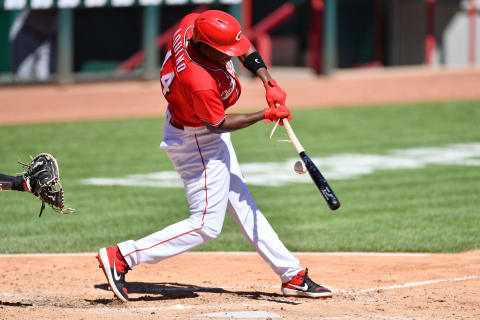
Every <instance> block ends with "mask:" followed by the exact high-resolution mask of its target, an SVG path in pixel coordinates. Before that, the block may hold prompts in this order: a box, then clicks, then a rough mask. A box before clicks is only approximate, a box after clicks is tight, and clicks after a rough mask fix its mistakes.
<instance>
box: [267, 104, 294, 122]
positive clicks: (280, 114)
mask: <svg viewBox="0 0 480 320" xmlns="http://www.w3.org/2000/svg"><path fill="white" fill-rule="evenodd" d="M263 112H264V118H265V120H271V121H274V122H276V121H277V120H278V119H284V118H287V120H289V121H290V120H291V119H292V115H291V114H290V109H288V108H287V107H285V106H278V107H276V108H265V109H263ZM280 125H282V126H283V121H282V120H280Z"/></svg>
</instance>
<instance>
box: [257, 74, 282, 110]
mask: <svg viewBox="0 0 480 320" xmlns="http://www.w3.org/2000/svg"><path fill="white" fill-rule="evenodd" d="M263 85H264V86H265V90H266V93H265V98H266V99H267V103H268V106H269V107H270V108H275V104H276V103H278V104H281V105H282V106H284V105H285V100H286V99H287V94H286V93H285V91H283V90H282V88H280V87H279V86H278V84H277V81H275V79H273V78H272V79H270V80H268V82H266V83H264V84H263Z"/></svg>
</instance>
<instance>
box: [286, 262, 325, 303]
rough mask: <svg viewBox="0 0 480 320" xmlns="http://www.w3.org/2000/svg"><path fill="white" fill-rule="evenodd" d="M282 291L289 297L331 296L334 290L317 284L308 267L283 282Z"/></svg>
mask: <svg viewBox="0 0 480 320" xmlns="http://www.w3.org/2000/svg"><path fill="white" fill-rule="evenodd" d="M282 293H283V295H285V296H289V297H308V298H331V297H332V291H330V290H328V289H327V288H325V287H324V286H322V285H319V284H316V283H315V282H313V281H312V279H310V277H309V276H308V269H305V271H303V270H302V271H300V272H299V273H298V274H297V275H296V276H295V277H293V278H292V279H291V280H290V281H288V282H285V283H282Z"/></svg>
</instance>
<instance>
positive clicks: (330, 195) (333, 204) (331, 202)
mask: <svg viewBox="0 0 480 320" xmlns="http://www.w3.org/2000/svg"><path fill="white" fill-rule="evenodd" d="M282 121H283V125H284V127H285V130H287V134H288V136H289V137H290V140H291V141H292V144H293V146H294V147H295V149H296V150H297V153H298V155H299V156H300V159H302V161H303V163H304V164H305V167H306V168H307V170H308V173H309V174H310V177H311V178H312V180H313V182H314V183H315V185H316V186H317V188H318V190H319V191H320V194H321V195H322V196H323V199H325V201H326V202H327V204H328V206H329V207H330V209H331V210H337V209H338V208H340V201H339V200H338V198H337V196H336V195H335V193H334V192H333V190H332V188H330V185H329V184H328V182H327V180H326V179H325V178H324V177H323V175H322V173H321V172H320V170H318V168H317V166H316V165H315V163H313V161H312V159H310V157H309V156H308V155H307V154H306V153H305V149H304V148H303V147H302V145H301V144H300V141H298V139H297V137H296V136H295V133H294V132H293V129H292V127H291V126H290V123H289V122H288V120H287V119H282ZM277 124H278V121H277V123H276V125H277ZM272 134H273V130H272ZM270 137H271V136H270Z"/></svg>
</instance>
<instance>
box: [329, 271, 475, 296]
mask: <svg viewBox="0 0 480 320" xmlns="http://www.w3.org/2000/svg"><path fill="white" fill-rule="evenodd" d="M475 279H480V276H478V275H472V276H465V277H459V278H449V279H436V280H427V281H418V282H407V283H404V284H397V285H391V286H383V287H375V288H368V289H361V290H341V289H335V288H330V287H328V288H329V289H330V290H332V292H338V293H343V294H358V293H367V292H374V291H383V290H392V289H402V288H408V287H418V286H426V285H429V284H434V283H440V282H455V281H465V280H475Z"/></svg>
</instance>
